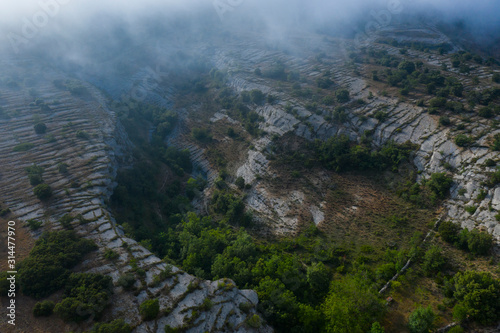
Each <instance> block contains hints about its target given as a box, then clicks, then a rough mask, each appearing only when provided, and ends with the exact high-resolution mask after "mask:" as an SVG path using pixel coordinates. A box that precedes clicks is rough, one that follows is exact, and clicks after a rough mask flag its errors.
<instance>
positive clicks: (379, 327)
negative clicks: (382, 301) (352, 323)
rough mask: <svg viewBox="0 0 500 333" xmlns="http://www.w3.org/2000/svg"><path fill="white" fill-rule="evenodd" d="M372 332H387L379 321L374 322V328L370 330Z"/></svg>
mask: <svg viewBox="0 0 500 333" xmlns="http://www.w3.org/2000/svg"><path fill="white" fill-rule="evenodd" d="M370 333H385V331H384V328H383V327H382V325H380V323H379V322H378V321H376V322H374V323H373V324H372V328H371V330H370Z"/></svg>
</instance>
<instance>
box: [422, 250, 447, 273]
mask: <svg viewBox="0 0 500 333" xmlns="http://www.w3.org/2000/svg"><path fill="white" fill-rule="evenodd" d="M445 264H446V258H445V257H444V256H443V253H442V251H441V248H440V247H438V246H435V245H433V246H431V248H430V249H429V250H427V252H425V255H424V262H423V269H424V272H425V273H426V274H427V275H430V274H432V273H437V272H439V271H441V269H442V268H443V267H444V265H445Z"/></svg>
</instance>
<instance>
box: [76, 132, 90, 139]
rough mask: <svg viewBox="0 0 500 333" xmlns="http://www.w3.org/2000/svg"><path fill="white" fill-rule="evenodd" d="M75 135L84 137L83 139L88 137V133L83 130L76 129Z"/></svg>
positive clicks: (80, 137)
mask: <svg viewBox="0 0 500 333" xmlns="http://www.w3.org/2000/svg"><path fill="white" fill-rule="evenodd" d="M75 135H76V137H77V138H79V139H84V140H88V139H90V135H89V134H88V133H87V132H86V131H84V130H78V131H76V134H75Z"/></svg>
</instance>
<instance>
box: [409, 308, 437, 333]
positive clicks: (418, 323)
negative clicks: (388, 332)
mask: <svg viewBox="0 0 500 333" xmlns="http://www.w3.org/2000/svg"><path fill="white" fill-rule="evenodd" d="M435 318H436V315H435V314H434V311H432V309H431V307H430V306H429V307H427V308H424V307H418V308H417V309H416V310H415V311H413V312H412V313H411V314H410V317H409V318H408V327H409V328H410V332H411V333H428V332H430V330H431V329H432V323H433V322H434V319H435Z"/></svg>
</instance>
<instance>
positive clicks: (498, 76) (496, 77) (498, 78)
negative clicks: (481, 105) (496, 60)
mask: <svg viewBox="0 0 500 333" xmlns="http://www.w3.org/2000/svg"><path fill="white" fill-rule="evenodd" d="M491 81H493V82H496V83H500V74H499V73H495V74H493V76H492V77H491Z"/></svg>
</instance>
